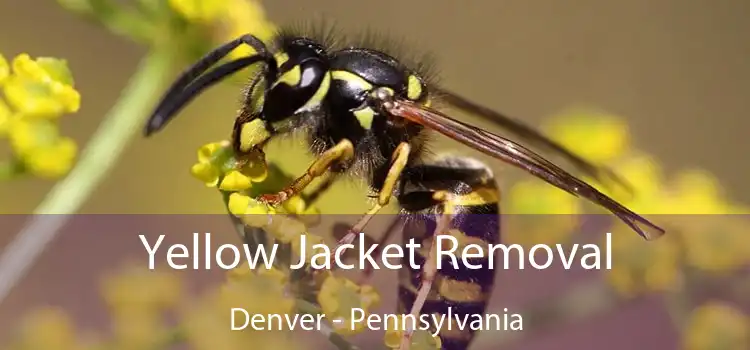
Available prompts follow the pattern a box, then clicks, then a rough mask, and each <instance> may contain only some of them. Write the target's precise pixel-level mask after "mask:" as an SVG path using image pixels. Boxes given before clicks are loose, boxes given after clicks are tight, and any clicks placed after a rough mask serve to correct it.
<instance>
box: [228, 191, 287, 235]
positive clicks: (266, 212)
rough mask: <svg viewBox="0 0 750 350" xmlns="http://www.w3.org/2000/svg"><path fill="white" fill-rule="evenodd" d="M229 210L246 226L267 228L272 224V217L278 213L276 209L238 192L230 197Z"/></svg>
mask: <svg viewBox="0 0 750 350" xmlns="http://www.w3.org/2000/svg"><path fill="white" fill-rule="evenodd" d="M227 208H228V209H229V212H230V213H232V214H233V215H234V216H236V217H238V218H240V220H242V222H243V223H245V225H248V226H251V227H261V228H263V227H266V226H267V225H268V224H269V223H270V222H271V217H270V215H273V214H275V213H276V210H275V209H274V208H272V207H270V206H268V205H266V204H265V203H261V202H259V201H257V200H255V199H253V198H250V197H249V196H246V195H244V194H240V193H237V192H235V193H232V194H230V195H229V201H228V203H227Z"/></svg>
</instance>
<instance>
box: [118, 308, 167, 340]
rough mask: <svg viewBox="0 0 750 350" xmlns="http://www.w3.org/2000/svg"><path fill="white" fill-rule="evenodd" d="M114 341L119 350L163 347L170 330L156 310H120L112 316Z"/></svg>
mask: <svg viewBox="0 0 750 350" xmlns="http://www.w3.org/2000/svg"><path fill="white" fill-rule="evenodd" d="M112 323H113V338H114V339H113V341H114V343H115V344H117V345H118V346H117V348H118V349H155V348H157V347H159V346H163V343H164V339H166V337H167V334H168V331H169V329H168V328H167V325H166V324H165V321H164V319H163V318H162V316H161V315H160V314H159V313H158V312H157V311H156V310H144V309H140V308H133V309H120V310H117V312H116V313H114V314H113V315H112Z"/></svg>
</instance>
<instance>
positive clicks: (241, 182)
mask: <svg viewBox="0 0 750 350" xmlns="http://www.w3.org/2000/svg"><path fill="white" fill-rule="evenodd" d="M250 186H252V180H251V179H250V178H249V177H247V176H245V175H244V174H242V173H241V172H239V171H237V170H230V171H229V172H228V173H226V175H224V178H223V179H222V180H221V184H219V189H220V190H222V191H230V192H236V191H243V190H246V189H248V188H250Z"/></svg>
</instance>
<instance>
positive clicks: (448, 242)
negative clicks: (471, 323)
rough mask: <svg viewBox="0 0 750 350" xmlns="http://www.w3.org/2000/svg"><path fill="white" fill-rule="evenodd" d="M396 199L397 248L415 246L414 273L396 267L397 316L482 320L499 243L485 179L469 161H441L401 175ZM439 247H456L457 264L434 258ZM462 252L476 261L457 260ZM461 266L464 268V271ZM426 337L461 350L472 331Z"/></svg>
mask: <svg viewBox="0 0 750 350" xmlns="http://www.w3.org/2000/svg"><path fill="white" fill-rule="evenodd" d="M398 199H399V204H400V205H401V207H402V208H403V212H404V213H403V215H405V216H407V218H406V220H405V225H404V238H403V239H404V243H407V242H408V241H409V240H412V239H413V240H414V243H417V244H420V246H421V247H422V249H420V250H419V251H418V252H417V254H416V256H415V259H414V260H415V261H414V262H415V263H416V265H417V266H411V265H410V263H409V262H408V261H406V260H404V261H403V265H404V268H403V269H402V270H401V271H400V278H399V280H400V281H399V293H398V295H399V304H400V305H399V312H402V313H403V312H409V313H410V314H411V315H413V316H414V317H416V318H417V319H419V315H420V314H440V315H447V314H448V313H450V314H452V315H455V316H456V317H459V318H463V317H465V316H469V315H479V314H483V313H484V312H485V310H486V308H487V304H488V300H489V296H490V294H491V292H492V288H493V286H494V281H495V275H494V267H493V266H490V265H489V262H490V261H491V260H490V257H489V255H488V254H489V245H490V244H496V243H498V242H499V240H500V216H499V211H500V207H499V199H500V193H499V190H498V189H497V186H496V184H495V181H494V179H493V177H492V172H491V171H490V170H489V169H488V168H487V167H485V166H484V165H483V164H482V163H480V162H478V161H475V160H473V159H469V158H458V157H446V158H442V159H439V160H437V161H435V162H433V163H430V164H427V165H419V166H415V167H412V168H409V169H407V170H406V171H405V172H404V176H403V177H402V185H401V191H399V198H398ZM440 240H442V242H441V247H442V248H443V250H447V249H450V248H451V247H452V246H453V245H455V246H456V248H457V249H455V250H454V251H453V254H455V256H456V260H455V261H456V262H457V265H454V263H453V262H454V260H453V259H452V257H450V256H444V255H443V256H438V254H437V253H438V243H437V242H438V241H440ZM468 245H472V246H473V247H476V249H480V250H482V252H483V254H482V257H480V258H475V257H474V256H472V258H467V259H463V258H462V257H461V252H462V251H463V247H466V246H468ZM476 249H473V250H472V253H474V254H476V252H477V251H476ZM464 260H466V261H468V262H469V264H471V265H472V266H464ZM438 264H440V267H439V268H438ZM477 266H479V268H477ZM420 267H421V268H420ZM469 318H470V316H469ZM452 321H453V320H452V319H451V320H449V319H446V322H452ZM467 328H468V327H467ZM431 331H433V332H434V331H438V332H439V333H438V334H439V336H440V338H441V343H442V349H446V350H447V349H451V350H464V349H466V348H467V347H468V346H469V344H470V343H471V341H472V340H473V338H474V334H473V331H471V330H470V329H466V328H464V329H461V328H460V327H459V326H458V325H456V324H451V327H448V326H447V325H445V324H444V325H443V326H442V328H441V329H439V330H438V329H432V330H431ZM413 334H414V330H413V329H406V330H405V331H404V336H403V338H402V341H401V344H400V347H399V349H401V350H406V349H408V348H409V346H410V345H411V343H412V337H413Z"/></svg>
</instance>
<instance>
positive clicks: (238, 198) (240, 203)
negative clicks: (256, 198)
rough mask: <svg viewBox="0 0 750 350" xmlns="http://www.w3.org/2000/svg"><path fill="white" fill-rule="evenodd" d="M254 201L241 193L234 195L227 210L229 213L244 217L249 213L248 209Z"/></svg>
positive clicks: (231, 195) (231, 196)
mask: <svg viewBox="0 0 750 350" xmlns="http://www.w3.org/2000/svg"><path fill="white" fill-rule="evenodd" d="M251 201H252V199H251V198H250V197H248V196H245V195H243V194H239V193H232V194H230V195H229V204H228V205H227V208H228V209H229V212H230V213H232V214H234V215H236V216H240V215H244V214H245V212H247V208H248V207H249V206H250V202H251Z"/></svg>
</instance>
